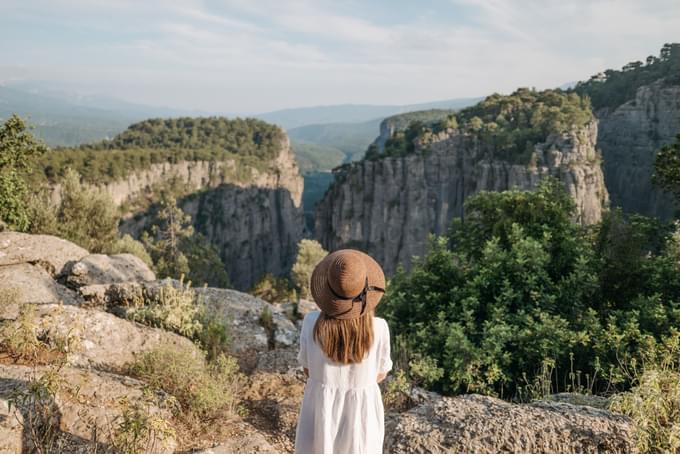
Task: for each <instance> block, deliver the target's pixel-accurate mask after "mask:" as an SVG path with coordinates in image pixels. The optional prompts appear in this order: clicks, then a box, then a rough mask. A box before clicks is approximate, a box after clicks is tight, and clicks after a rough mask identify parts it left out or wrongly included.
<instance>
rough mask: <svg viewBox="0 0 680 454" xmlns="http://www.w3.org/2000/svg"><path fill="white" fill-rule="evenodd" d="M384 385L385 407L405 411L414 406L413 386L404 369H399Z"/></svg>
mask: <svg viewBox="0 0 680 454" xmlns="http://www.w3.org/2000/svg"><path fill="white" fill-rule="evenodd" d="M383 383H384V384H383V385H382V387H383V401H384V402H385V407H387V408H388V409H389V410H396V411H404V410H408V409H409V408H410V407H411V406H412V405H411V403H412V402H411V387H412V384H411V382H410V381H409V379H408V376H407V374H406V373H405V372H404V371H403V370H402V369H397V370H396V372H395V373H394V374H393V375H392V376H391V377H388V378H387V380H385V381H384V382H383Z"/></svg>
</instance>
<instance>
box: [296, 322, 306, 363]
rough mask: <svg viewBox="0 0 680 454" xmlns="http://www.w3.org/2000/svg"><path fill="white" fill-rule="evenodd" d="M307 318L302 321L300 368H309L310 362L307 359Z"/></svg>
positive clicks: (298, 359) (299, 354) (298, 358)
mask: <svg viewBox="0 0 680 454" xmlns="http://www.w3.org/2000/svg"><path fill="white" fill-rule="evenodd" d="M306 322H307V317H306V316H305V318H304V320H303V321H302V329H301V330H300V350H299V351H298V356H297V361H298V363H299V364H300V366H302V367H305V368H309V361H308V359H307V323H306Z"/></svg>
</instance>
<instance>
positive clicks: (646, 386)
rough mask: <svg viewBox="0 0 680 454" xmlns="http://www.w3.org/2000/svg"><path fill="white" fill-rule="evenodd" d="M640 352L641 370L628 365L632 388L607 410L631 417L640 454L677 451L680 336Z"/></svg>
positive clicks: (679, 434) (679, 447)
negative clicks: (642, 360)
mask: <svg viewBox="0 0 680 454" xmlns="http://www.w3.org/2000/svg"><path fill="white" fill-rule="evenodd" d="M643 353H644V357H645V362H644V363H643V364H642V365H641V367H639V368H638V367H637V366H638V365H637V364H629V365H628V366H630V368H629V370H630V371H631V375H632V377H631V378H632V381H633V383H634V385H635V386H633V388H632V389H631V390H630V391H628V392H625V393H621V394H617V395H615V396H614V398H613V399H612V404H611V408H612V409H613V410H614V411H618V412H621V413H624V414H626V415H628V416H630V417H631V418H632V420H633V422H634V423H635V429H636V432H635V438H636V442H637V447H638V449H639V451H640V452H642V453H654V454H656V453H659V454H661V453H675V452H680V333H678V332H677V331H675V332H673V334H672V335H670V336H669V337H667V338H666V339H664V342H663V343H661V344H658V345H651V346H650V348H649V349H648V350H646V351H644V352H643Z"/></svg>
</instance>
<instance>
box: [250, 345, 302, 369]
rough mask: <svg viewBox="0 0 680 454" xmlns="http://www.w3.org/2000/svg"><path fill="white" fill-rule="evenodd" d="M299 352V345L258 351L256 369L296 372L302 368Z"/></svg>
mask: <svg viewBox="0 0 680 454" xmlns="http://www.w3.org/2000/svg"><path fill="white" fill-rule="evenodd" d="M297 353H298V349H297V346H295V347H288V348H277V349H275V350H266V351H262V352H258V353H257V366H256V368H255V370H256V371H257V372H278V373H288V374H295V373H297V371H298V370H301V369H302V368H301V367H300V365H299V364H298V361H297Z"/></svg>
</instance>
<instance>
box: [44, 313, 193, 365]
mask: <svg viewBox="0 0 680 454" xmlns="http://www.w3.org/2000/svg"><path fill="white" fill-rule="evenodd" d="M37 315H38V323H37V325H38V326H37V327H36V329H39V330H40V331H41V332H42V333H43V336H44V337H46V338H48V339H62V340H63V339H71V342H69V344H70V348H69V350H70V351H69V352H68V361H69V364H72V365H78V366H84V367H95V368H100V369H105V370H122V369H124V368H125V367H126V365H127V364H129V363H131V362H133V361H134V360H135V358H136V357H137V356H138V355H139V354H142V353H145V352H148V351H151V350H153V349H156V348H159V347H167V348H173V349H176V350H180V349H183V350H188V351H191V352H193V353H194V354H196V355H199V354H200V352H199V350H198V348H197V347H196V346H195V345H194V344H193V342H191V341H190V340H189V339H187V338H185V337H182V336H179V335H177V334H174V333H171V332H169V331H165V330H162V329H158V328H151V327H148V326H144V325H141V324H139V323H135V322H131V321H129V320H125V319H121V318H118V317H116V316H115V315H113V314H109V313H107V312H103V311H99V310H95V309H84V308H78V307H73V306H60V305H44V306H40V307H39V308H38V309H37Z"/></svg>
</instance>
